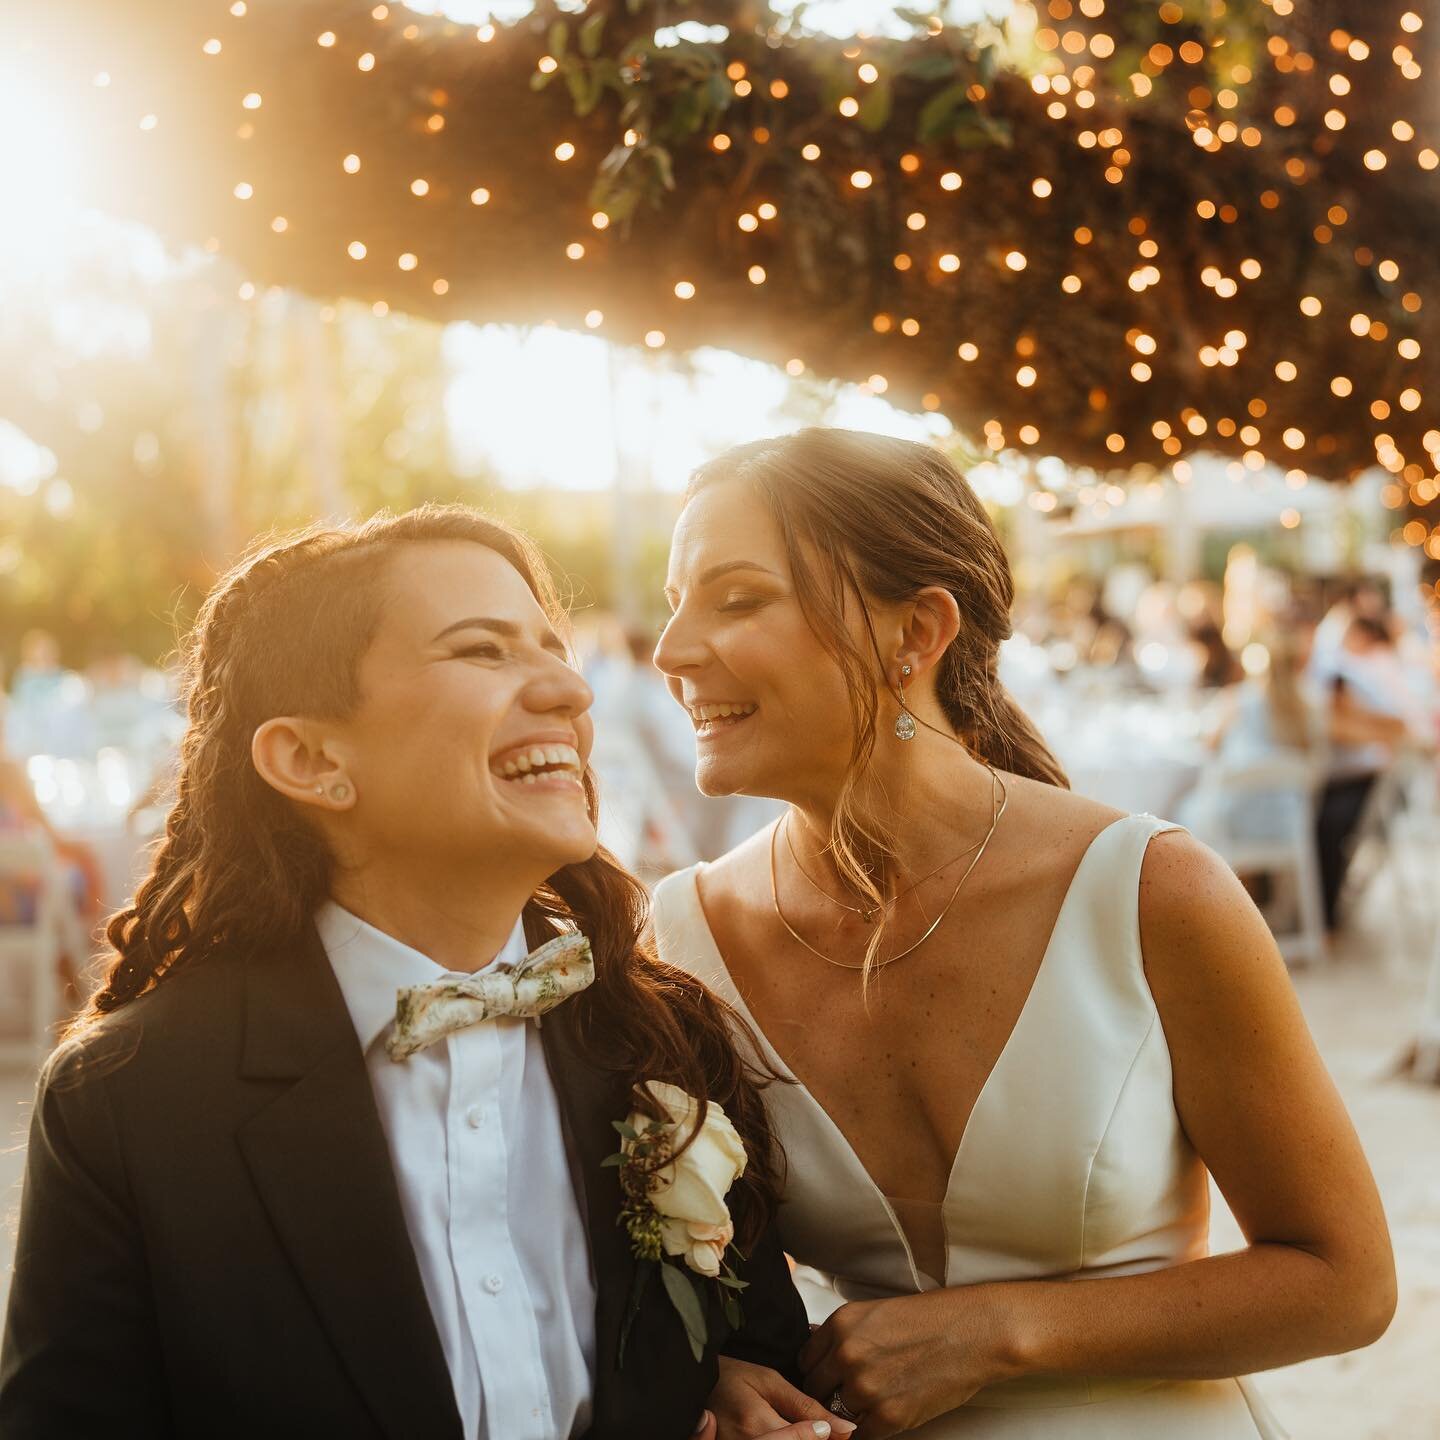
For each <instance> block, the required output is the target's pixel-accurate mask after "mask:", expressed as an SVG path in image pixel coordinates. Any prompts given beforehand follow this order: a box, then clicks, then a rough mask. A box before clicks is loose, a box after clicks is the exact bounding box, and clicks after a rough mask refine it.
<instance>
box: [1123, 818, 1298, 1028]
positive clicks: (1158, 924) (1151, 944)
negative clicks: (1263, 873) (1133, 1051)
mask: <svg viewBox="0 0 1440 1440" xmlns="http://www.w3.org/2000/svg"><path fill="white" fill-rule="evenodd" d="M1140 943H1141V950H1142V952H1143V955H1144V961H1145V973H1146V977H1147V978H1148V980H1149V982H1150V988H1151V990H1152V992H1153V993H1154V995H1155V1000H1156V1004H1157V1005H1158V1006H1159V1008H1160V1012H1161V1017H1162V1019H1164V1020H1166V1022H1167V1025H1168V1023H1169V1022H1171V1021H1172V1020H1174V1019H1176V1018H1178V1017H1180V1016H1182V1015H1184V1014H1187V1013H1195V1014H1197V1016H1198V1014H1199V1013H1201V1012H1203V1013H1204V1014H1208V1015H1211V1016H1218V1015H1219V1014H1221V1013H1226V1012H1230V1011H1232V1010H1234V1011H1236V1012H1237V1018H1238V1014H1239V1013H1243V1012H1245V1011H1247V1010H1251V1009H1252V1008H1253V1007H1254V1006H1255V1005H1256V1004H1257V1002H1262V1001H1264V1002H1268V1003H1271V1004H1273V1003H1274V1002H1275V1001H1276V1000H1277V998H1278V996H1279V994H1280V993H1282V992H1283V993H1284V994H1286V995H1287V996H1288V994H1289V992H1290V990H1291V987H1290V981H1289V975H1288V972H1287V971H1286V969H1285V962H1284V961H1283V960H1282V959H1281V957H1280V952H1279V950H1278V948H1277V947H1276V945H1275V941H1274V939H1273V938H1272V936H1271V934H1270V931H1269V928H1268V927H1267V925H1266V924H1265V920H1264V917H1263V916H1262V915H1261V914H1260V912H1259V911H1258V910H1257V909H1256V908H1255V904H1254V902H1253V901H1252V900H1251V899H1250V896H1249V895H1248V894H1247V893H1246V892H1245V887H1244V886H1243V885H1242V884H1241V883H1240V881H1239V879H1238V877H1237V876H1236V875H1235V873H1234V871H1232V870H1231V869H1230V867H1229V866H1228V865H1227V864H1226V863H1225V861H1224V860H1222V859H1221V858H1220V856H1219V855H1217V854H1216V853H1215V852H1214V851H1213V850H1211V849H1210V848H1209V846H1207V845H1203V844H1201V842H1200V841H1198V840H1196V839H1195V838H1194V836H1192V835H1189V834H1187V833H1186V832H1185V831H1183V830H1171V831H1166V832H1165V833H1163V834H1160V835H1157V836H1156V837H1155V838H1154V839H1153V840H1152V841H1151V842H1150V845H1149V847H1148V848H1147V850H1146V852H1145V858H1144V861H1143V862H1142V864H1141V867H1140Z"/></svg>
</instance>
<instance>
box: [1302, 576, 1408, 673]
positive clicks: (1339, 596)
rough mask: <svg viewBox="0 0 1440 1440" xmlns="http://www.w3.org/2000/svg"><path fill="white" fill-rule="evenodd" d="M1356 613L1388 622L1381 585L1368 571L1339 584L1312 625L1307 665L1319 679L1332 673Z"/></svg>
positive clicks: (1384, 596)
mask: <svg viewBox="0 0 1440 1440" xmlns="http://www.w3.org/2000/svg"><path fill="white" fill-rule="evenodd" d="M1357 617H1361V618H1364V619H1367V620H1378V621H1381V622H1382V623H1383V624H1385V625H1386V627H1387V628H1389V626H1390V603H1389V600H1388V599H1387V598H1386V594H1385V588H1384V586H1383V585H1382V584H1381V583H1380V581H1379V580H1377V579H1375V577H1374V576H1371V575H1362V576H1359V577H1358V578H1356V579H1352V580H1349V581H1347V582H1346V583H1345V584H1343V585H1342V586H1341V587H1340V589H1339V590H1338V591H1337V593H1336V595H1335V598H1334V600H1333V601H1332V602H1331V604H1330V606H1329V608H1328V609H1327V610H1326V611H1325V614H1324V616H1323V617H1322V618H1321V621H1320V624H1319V625H1318V626H1317V627H1316V629H1315V644H1314V647H1313V651H1312V655H1311V660H1310V664H1311V668H1312V670H1313V671H1314V672H1315V674H1316V676H1317V678H1319V679H1320V680H1321V681H1322V682H1323V681H1325V680H1326V679H1327V678H1328V677H1329V676H1331V675H1333V674H1334V670H1335V666H1336V663H1337V662H1338V661H1339V659H1340V656H1341V654H1342V652H1343V650H1344V646H1345V632H1346V631H1347V630H1348V629H1349V628H1350V622H1351V621H1352V620H1354V619H1356V618H1357Z"/></svg>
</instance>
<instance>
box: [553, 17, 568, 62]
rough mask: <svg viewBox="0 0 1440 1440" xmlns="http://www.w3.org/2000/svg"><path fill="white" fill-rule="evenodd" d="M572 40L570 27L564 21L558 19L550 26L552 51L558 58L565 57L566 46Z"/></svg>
mask: <svg viewBox="0 0 1440 1440" xmlns="http://www.w3.org/2000/svg"><path fill="white" fill-rule="evenodd" d="M569 41H570V27H569V26H568V25H567V24H566V23H565V22H564V21H563V20H557V21H555V23H554V24H553V25H551V27H550V53H551V54H552V55H553V56H554V57H555V58H556V59H557V60H563V59H564V58H565V47H566V45H567V44H569Z"/></svg>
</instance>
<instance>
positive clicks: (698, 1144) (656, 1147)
mask: <svg viewBox="0 0 1440 1440" xmlns="http://www.w3.org/2000/svg"><path fill="white" fill-rule="evenodd" d="M645 1089H646V1091H647V1092H648V1093H649V1095H650V1097H651V1098H652V1099H653V1100H654V1101H655V1105H656V1108H657V1109H659V1110H660V1111H661V1112H662V1114H663V1115H664V1116H665V1118H664V1119H663V1120H656V1119H654V1118H653V1117H652V1116H650V1115H647V1114H645V1113H644V1112H643V1111H640V1110H632V1111H631V1112H630V1114H629V1116H628V1117H627V1118H626V1119H624V1120H617V1121H615V1122H614V1124H615V1129H616V1130H617V1131H619V1133H620V1150H619V1152H618V1153H617V1154H615V1155H611V1156H609V1157H607V1158H606V1160H605V1161H604V1162H603V1163H604V1164H606V1165H613V1166H616V1167H617V1168H618V1169H619V1172H620V1188H621V1189H622V1190H623V1191H624V1192H625V1204H624V1207H623V1208H622V1209H621V1211H620V1215H619V1218H618V1221H617V1223H618V1224H621V1225H623V1226H624V1227H625V1229H626V1232H627V1233H628V1235H629V1236H630V1245H631V1248H632V1250H633V1251H634V1254H635V1258H636V1259H637V1260H638V1261H639V1262H640V1263H639V1265H637V1266H636V1270H635V1283H634V1285H633V1286H632V1288H631V1292H630V1304H629V1307H628V1310H627V1313H626V1316H625V1323H624V1325H623V1326H622V1327H621V1332H620V1354H619V1359H618V1361H617V1363H618V1364H621V1365H623V1364H624V1363H625V1341H626V1339H627V1338H628V1337H629V1334H630V1327H631V1325H632V1324H633V1323H634V1320H635V1316H636V1314H637V1313H638V1311H639V1309H640V1301H641V1299H642V1297H643V1296H644V1293H645V1288H646V1286H647V1285H648V1284H649V1283H650V1280H651V1278H652V1277H653V1276H654V1275H655V1273H656V1272H657V1271H658V1272H659V1274H660V1279H661V1283H662V1284H663V1285H664V1286H665V1294H666V1295H667V1296H668V1298H669V1300H670V1303H671V1304H672V1305H673V1306H674V1307H675V1310H676V1313H677V1314H678V1315H679V1316H680V1320H681V1323H682V1324H683V1325H684V1326H685V1334H686V1335H687V1336H688V1337H689V1340H690V1349H691V1350H692V1351H693V1352H694V1355H695V1358H696V1359H697V1360H699V1359H700V1358H701V1356H702V1355H703V1354H704V1353H705V1343H706V1337H707V1335H708V1326H707V1321H706V1317H707V1315H708V1313H709V1311H710V1308H711V1302H712V1300H713V1301H716V1302H718V1304H719V1306H720V1309H721V1312H722V1313H723V1314H724V1316H725V1319H726V1321H727V1322H728V1323H729V1325H730V1328H731V1329H732V1330H738V1329H739V1328H740V1326H741V1324H742V1323H743V1320H744V1316H743V1315H742V1314H741V1310H740V1299H739V1296H740V1292H741V1291H742V1290H744V1289H745V1287H746V1285H747V1283H748V1282H747V1281H744V1280H741V1279H740V1277H739V1276H738V1275H736V1273H735V1270H734V1267H733V1265H732V1264H731V1263H730V1262H731V1257H732V1256H733V1257H734V1258H736V1259H739V1260H742V1261H743V1260H744V1258H745V1257H744V1256H743V1255H741V1254H740V1252H739V1251H738V1250H736V1249H735V1246H734V1244H733V1241H734V1238H735V1226H734V1225H733V1224H732V1223H731V1220H730V1210H729V1207H728V1206H727V1205H726V1204H725V1197H726V1195H728V1194H729V1193H730V1187H731V1186H732V1185H733V1184H734V1183H735V1181H736V1180H737V1179H739V1177H740V1176H741V1175H743V1174H744V1173H745V1158H746V1157H745V1145H744V1142H743V1141H742V1140H741V1139H740V1136H739V1134H738V1133H737V1132H736V1129H735V1127H734V1125H732V1124H731V1123H730V1117H729V1116H728V1115H726V1113H725V1111H724V1109H723V1108H722V1107H721V1106H719V1105H717V1104H716V1103H715V1102H714V1101H713V1100H712V1101H711V1102H710V1103H709V1105H708V1106H707V1107H706V1111H705V1123H704V1124H703V1125H701V1126H700V1129H699V1134H695V1125H696V1120H697V1118H698V1116H699V1113H700V1106H699V1103H698V1102H697V1101H696V1100H695V1098H694V1097H693V1096H691V1095H687V1094H686V1093H685V1092H684V1091H683V1090H682V1089H680V1087H679V1086H678V1085H667V1084H665V1083H664V1082H663V1081H659V1080H649V1081H646V1083H645ZM691 1135H695V1138H694V1140H692V1141H690V1143H689V1144H688V1145H687V1144H686V1141H687V1140H690V1137H691Z"/></svg>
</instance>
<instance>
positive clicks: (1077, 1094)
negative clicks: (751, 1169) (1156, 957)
mask: <svg viewBox="0 0 1440 1440" xmlns="http://www.w3.org/2000/svg"><path fill="white" fill-rule="evenodd" d="M1173 828H1175V827H1173V826H1171V825H1169V824H1167V823H1166V822H1164V821H1160V820H1157V819H1155V818H1154V817H1153V816H1149V815H1132V816H1128V817H1126V818H1125V819H1122V820H1117V821H1115V822H1114V823H1112V824H1111V825H1109V826H1108V827H1106V828H1105V829H1104V830H1102V831H1101V832H1100V833H1099V834H1098V835H1097V836H1096V837H1095V839H1094V840H1093V841H1092V842H1091V844H1090V846H1089V848H1088V849H1087V850H1086V851H1085V854H1084V856H1083V858H1082V859H1081V861H1080V865H1079V867H1078V869H1077V870H1076V871H1075V874H1074V877H1073V879H1072V880H1071V883H1070V887H1069V889H1068V890H1067V892H1066V895H1065V899H1064V903H1063V904H1062V906H1061V909H1060V913H1059V916H1058V917H1057V919H1056V921H1055V926H1054V929H1053V931H1052V933H1051V936H1050V940H1049V943H1048V944H1047V946H1046V950H1045V954H1044V957H1043V959H1042V960H1041V963H1040V968H1039V970H1038V971H1037V973H1036V976H1035V980H1034V983H1033V985H1032V987H1031V990H1030V994H1029V996H1028V998H1027V999H1026V1001H1025V1004H1024V1007H1023V1009H1022V1010H1021V1012H1020V1016H1019V1019H1018V1020H1017V1022H1016V1024H1015V1027H1014V1029H1013V1030H1012V1032H1011V1034H1010V1036H1009V1038H1008V1040H1007V1041H1006V1043H1005V1046H1004V1049H1003V1050H1002V1051H1001V1054H1000V1058H999V1060H998V1061H997V1062H996V1064H995V1066H994V1068H993V1069H992V1071H991V1072H990V1075H989V1077H988V1078H987V1079H986V1081H985V1084H984V1086H983V1087H982V1088H981V1091H980V1094H979V1096H978V1098H977V1099H976V1101H975V1106H974V1109H973V1110H972V1111H971V1114H970V1118H969V1120H968V1122H967V1124H966V1127H965V1130H964V1133H963V1135H962V1137H961V1140H960V1146H959V1149H958V1151H957V1153H956V1156H955V1161H954V1166H953V1169H952V1171H951V1174H950V1179H949V1184H948V1187H947V1189H946V1192H945V1196H944V1200H943V1202H942V1205H941V1219H942V1222H943V1229H944V1237H945V1245H944V1259H945V1274H944V1275H943V1276H936V1277H934V1278H931V1277H929V1276H927V1275H925V1274H924V1273H922V1272H921V1271H920V1270H918V1269H917V1268H916V1265H915V1261H914V1259H913V1257H912V1254H911V1248H910V1245H909V1243H908V1242H907V1239H906V1236H905V1232H904V1229H903V1227H902V1226H901V1225H900V1224H899V1222H898V1220H897V1217H896V1214H895V1210H894V1207H892V1205H891V1204H890V1202H889V1201H888V1200H887V1199H886V1197H885V1196H884V1195H883V1194H881V1192H880V1190H879V1189H878V1187H877V1186H876V1185H875V1184H874V1182H873V1181H872V1180H871V1178H870V1176H869V1175H868V1173H867V1172H866V1171H865V1169H864V1167H863V1166H862V1165H861V1163H860V1160H859V1159H858V1157H857V1156H856V1154H855V1152H854V1150H853V1149H852V1148H851V1146H850V1144H849V1142H848V1141H847V1140H846V1139H845V1136H844V1135H843V1134H842V1133H841V1131H840V1129H839V1128H838V1126H837V1125H836V1124H835V1122H834V1121H833V1120H832V1119H831V1118H830V1116H829V1115H828V1114H827V1113H826V1112H825V1111H824V1109H823V1108H822V1107H821V1106H820V1104H819V1103H818V1102H817V1101H816V1100H815V1098H814V1097H813V1096H812V1095H811V1093H810V1092H809V1091H808V1090H807V1089H806V1088H805V1086H804V1085H803V1084H802V1083H800V1082H799V1081H798V1080H796V1081H795V1083H793V1084H783V1085H772V1086H771V1087H770V1089H769V1090H768V1091H767V1100H768V1103H769V1106H770V1112H771V1118H772V1121H773V1123H774V1125H775V1129H776V1133H777V1135H778V1137H779V1140H780V1143H781V1145H782V1146H783V1148H784V1151H785V1155H786V1159H787V1162H788V1163H787V1171H786V1182H785V1192H784V1195H783V1197H782V1202H781V1207H780V1216H779V1227H780V1234H781V1238H782V1240H783V1242H784V1245H785V1248H786V1250H787V1251H788V1253H789V1254H790V1255H792V1256H793V1257H794V1258H795V1260H796V1261H797V1262H799V1263H800V1264H801V1265H802V1266H805V1267H807V1271H806V1272H805V1273H806V1278H807V1280H808V1281H809V1282H810V1283H808V1284H806V1285H805V1286H804V1287H803V1289H804V1290H805V1293H806V1301H807V1305H808V1307H809V1309H810V1313H811V1319H812V1320H814V1321H820V1320H823V1319H824V1318H825V1317H826V1316H827V1315H828V1314H829V1313H830V1312H831V1311H832V1310H834V1309H835V1308H836V1307H837V1306H839V1305H840V1304H842V1303H843V1302H845V1301H847V1300H871V1299H879V1298H882V1297H888V1296H897V1295H907V1294H914V1293H916V1292H917V1291H919V1290H928V1289H933V1288H935V1286H936V1282H937V1281H941V1282H943V1283H944V1284H945V1285H973V1284H979V1283H983V1282H989V1281H1004V1280H1032V1279H1062V1278H1063V1279H1076V1280H1083V1279H1087V1278H1097V1277H1104V1276H1116V1275H1130V1274H1136V1273H1139V1272H1142V1271H1148V1270H1156V1269H1160V1268H1163V1267H1166V1266H1170V1265H1179V1264H1183V1263H1184V1262H1186V1261H1188V1260H1194V1259H1198V1258H1200V1257H1201V1256H1203V1255H1205V1254H1206V1253H1207V1252H1208V1239H1209V1187H1208V1179H1207V1175H1206V1171H1205V1167H1204V1164H1203V1163H1202V1161H1201V1160H1200V1157H1199V1156H1198V1155H1197V1154H1196V1152H1195V1150H1194V1148H1193V1147H1192V1146H1191V1144H1190V1142H1189V1140H1188V1139H1187V1137H1186V1136H1185V1133H1184V1130H1183V1129H1182V1127H1181V1124H1180V1119H1179V1116H1178V1115H1177V1114H1176V1111H1175V1102H1174V1097H1173V1093H1172V1088H1173V1077H1172V1073H1171V1067H1170V1052H1169V1049H1168V1047H1167V1045H1166V1043H1165V1034H1164V1030H1163V1028H1162V1026H1161V1023H1160V1017H1159V1014H1158V1012H1157V1010H1156V1008H1155V1002H1154V999H1153V998H1152V996H1151V994H1150V988H1149V985H1148V983H1147V982H1146V979H1145V971H1144V965H1143V963H1142V959H1141V951H1140V924H1139V882H1140V866H1141V862H1142V860H1143V858H1144V855H1145V849H1146V847H1147V845H1148V844H1149V842H1150V839H1151V837H1152V836H1154V835H1156V834H1159V833H1161V832H1162V831H1164V830H1168V829H1173ZM699 869H700V867H698V866H697V867H693V868H691V869H689V870H683V871H680V872H678V873H677V874H674V875H672V876H670V877H669V878H668V879H666V880H665V881H663V882H662V883H661V885H660V886H659V888H658V889H657V891H656V895H655V933H656V941H657V944H658V946H659V951H660V956H661V958H662V959H663V960H665V961H667V962H668V963H669V964H672V965H675V966H677V967H679V968H681V969H684V970H686V971H689V972H690V973H691V974H693V975H695V976H696V977H698V978H699V979H700V980H702V981H704V982H705V983H706V984H707V985H708V986H710V988H711V989H713V990H714V991H715V992H716V993H717V994H719V995H721V996H723V997H724V998H725V999H726V1000H727V1001H728V1002H729V1003H730V1004H731V1005H732V1006H733V1007H734V1008H735V1009H736V1010H737V1011H738V1013H739V1014H740V1015H742V1016H743V1017H744V1018H745V1019H746V1020H748V1021H749V1022H750V1023H751V1024H752V1026H754V1029H755V1033H756V1035H757V1038H758V1040H759V1044H760V1047H761V1050H762V1052H763V1053H762V1057H761V1058H763V1059H764V1060H765V1061H766V1062H767V1063H768V1064H769V1065H770V1066H771V1067H773V1068H774V1069H775V1070H776V1071H777V1072H778V1073H779V1074H781V1075H784V1076H786V1077H788V1078H790V1079H791V1080H795V1077H794V1074H793V1072H792V1071H791V1070H790V1069H789V1067H788V1066H787V1065H786V1064H785V1062H784V1060H783V1058H782V1057H781V1056H780V1055H779V1054H778V1053H777V1052H776V1051H775V1050H774V1048H773V1047H772V1046H771V1044H770V1042H769V1040H768V1039H767V1038H766V1037H765V1035H764V1033H763V1032H762V1031H761V1030H760V1028H759V1026H758V1025H755V1024H754V1017H753V1016H752V1015H751V1014H750V1011H749V1008H748V1006H747V1005H746V1003H745V999H744V997H743V996H742V995H741V993H740V991H739V990H738V988H737V987H736V985H735V982H734V979H733V977H732V976H731V974H730V971H729V969H728V968H727V967H726V964H725V961H724V958H723V957H722V956H721V954H720V952H719V949H718V948H717V946H716V943H715V939H714V936H713V934H712V933H711V930H710V927H709V924H708V923H707V921H706V918H705V913H704V909H703V907H702V905H701V902H700V892H699V887H698V883H697V876H698V872H699ZM956 1003H963V997H956ZM855 1083H856V1084H864V1083H866V1081H865V1077H864V1076H861V1075H857V1076H856V1077H855ZM909 1433H910V1434H912V1435H914V1436H916V1437H921V1436H923V1437H925V1440H962V1437H963V1440H1042V1437H1043V1440H1142V1437H1143V1440H1158V1437H1160V1436H1164V1437H1165V1440H1256V1437H1262V1440H1283V1434H1284V1432H1283V1431H1282V1430H1281V1429H1280V1428H1279V1427H1278V1426H1277V1425H1276V1424H1275V1423H1274V1421H1273V1420H1272V1419H1271V1418H1270V1417H1269V1415H1268V1414H1267V1412H1266V1411H1265V1409H1264V1407H1263V1405H1262V1404H1261V1402H1260V1401H1259V1399H1258V1397H1257V1396H1256V1395H1255V1393H1254V1391H1253V1389H1252V1388H1251V1386H1250V1385H1249V1384H1248V1383H1247V1382H1244V1381H1237V1380H1210V1381H1148V1380H1129V1379H1110V1378H1103V1377H1072V1376H1058V1377H1049V1376H1040V1377H1031V1378H1026V1379H1023V1380H1019V1381H1013V1382H1010V1383H1008V1384H1004V1385H997V1386H993V1387H991V1388H990V1389H987V1390H984V1391H982V1392H981V1393H980V1394H978V1395H977V1396H975V1397H974V1398H973V1399H972V1400H971V1401H970V1402H969V1404H967V1405H965V1406H963V1407H961V1408H960V1409H959V1410H954V1411H952V1412H950V1413H949V1414H948V1415H943V1416H940V1417H938V1418H937V1419H935V1420H932V1421H930V1422H929V1423H928V1424H926V1425H924V1426H922V1427H921V1428H920V1429H918V1430H915V1431H911V1432H909Z"/></svg>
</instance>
